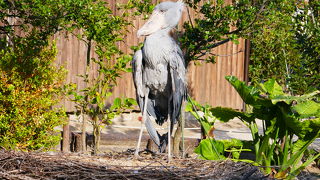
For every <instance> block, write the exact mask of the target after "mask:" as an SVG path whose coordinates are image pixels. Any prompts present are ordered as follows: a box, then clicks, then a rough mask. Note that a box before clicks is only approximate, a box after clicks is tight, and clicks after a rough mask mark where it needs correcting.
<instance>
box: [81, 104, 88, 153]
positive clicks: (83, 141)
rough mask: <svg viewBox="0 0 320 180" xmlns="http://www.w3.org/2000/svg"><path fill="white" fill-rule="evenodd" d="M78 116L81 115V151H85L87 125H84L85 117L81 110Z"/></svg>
mask: <svg viewBox="0 0 320 180" xmlns="http://www.w3.org/2000/svg"><path fill="white" fill-rule="evenodd" d="M80 116H82V129H81V143H82V144H81V145H82V147H81V151H82V152H85V151H86V149H87V148H86V147H87V144H86V136H87V134H86V131H87V127H86V126H87V125H86V117H85V114H84V113H83V111H82V110H81V114H80Z"/></svg>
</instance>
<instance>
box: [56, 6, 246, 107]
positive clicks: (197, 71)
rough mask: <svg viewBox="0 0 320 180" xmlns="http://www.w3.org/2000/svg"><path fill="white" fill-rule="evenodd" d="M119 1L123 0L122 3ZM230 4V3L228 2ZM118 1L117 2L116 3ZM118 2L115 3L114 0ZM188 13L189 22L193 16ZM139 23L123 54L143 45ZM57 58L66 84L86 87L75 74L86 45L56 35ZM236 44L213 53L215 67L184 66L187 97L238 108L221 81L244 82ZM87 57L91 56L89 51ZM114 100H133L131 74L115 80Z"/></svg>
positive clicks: (241, 56)
mask: <svg viewBox="0 0 320 180" xmlns="http://www.w3.org/2000/svg"><path fill="white" fill-rule="evenodd" d="M122 1H123V0H122ZM230 1H231V0H230ZM108 2H109V5H110V6H112V7H113V9H115V3H116V1H115V0H109V1H108ZM120 2H121V1H120ZM117 3H119V1H117ZM189 12H190V17H191V19H192V18H193V17H194V16H195V13H194V12H192V11H191V10H190V11H189ZM188 20H189V18H188V15H187V11H185V12H184V14H183V17H182V21H181V23H180V26H179V27H181V24H182V23H183V22H185V21H188ZM143 23H144V21H143V20H135V21H134V22H133V25H134V27H130V28H129V32H128V34H127V36H126V38H125V42H124V43H122V44H120V45H119V46H120V48H121V49H122V50H123V51H124V52H125V53H132V52H131V50H130V49H129V47H130V46H132V45H137V44H138V43H139V42H143V39H142V38H140V39H138V38H137V36H136V32H137V29H139V27H141V26H142V25H143ZM55 40H56V44H57V48H58V57H57V63H58V64H59V65H64V66H65V68H66V69H67V70H68V71H69V73H68V75H67V82H73V83H77V84H78V85H79V89H82V88H84V87H85V86H86V84H85V83H84V82H83V80H82V78H80V77H78V76H77V75H81V74H85V68H86V53H87V47H86V45H85V44H84V43H83V42H81V41H79V40H77V38H76V37H74V36H72V35H70V34H66V33H60V34H57V35H56V36H55ZM239 42H240V43H239V44H238V45H235V44H233V43H232V42H228V43H226V44H223V45H221V46H219V47H217V48H215V49H214V50H213V53H214V54H217V55H218V56H217V59H216V63H215V64H206V63H203V64H202V65H198V66H195V65H193V64H192V63H191V65H190V66H189V67H188V75H187V77H188V87H189V89H188V91H189V94H190V95H191V96H192V97H193V98H194V99H195V100H197V101H199V102H200V103H207V104H210V105H212V106H226V107H231V108H235V109H242V108H243V102H242V100H241V98H240V97H239V96H238V95H237V93H236V91H235V90H234V89H233V88H232V87H231V85H229V84H228V82H227V81H226V80H225V78H224V77H225V76H226V75H234V76H237V77H238V78H239V79H240V80H244V79H245V74H246V73H245V71H246V68H245V67H246V61H245V59H246V57H245V54H246V53H245V52H246V48H245V47H246V45H245V40H243V39H240V40H239ZM91 52H92V54H91V56H95V55H94V52H93V51H91ZM96 71H97V69H96V67H91V69H90V72H91V74H95V72H96ZM115 97H132V98H135V88H134V84H133V80H132V75H131V73H126V74H123V76H122V78H120V79H119V81H118V86H117V87H115V88H114V89H113V95H112V97H111V98H110V102H111V101H112V100H113V99H114V98H115ZM62 103H63V105H64V106H65V107H66V109H67V111H69V112H70V111H74V104H73V103H72V102H70V101H68V100H64V101H63V102H62Z"/></svg>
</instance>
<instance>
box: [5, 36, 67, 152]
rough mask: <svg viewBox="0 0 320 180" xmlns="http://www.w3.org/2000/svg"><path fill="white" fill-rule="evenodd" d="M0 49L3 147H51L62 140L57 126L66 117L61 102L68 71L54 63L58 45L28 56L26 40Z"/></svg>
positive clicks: (31, 148)
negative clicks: (60, 106) (58, 106)
mask: <svg viewBox="0 0 320 180" xmlns="http://www.w3.org/2000/svg"><path fill="white" fill-rule="evenodd" d="M20 43H21V44H20V45H19V46H16V47H15V48H14V50H12V49H11V50H9V49H6V50H2V51H0V146H1V147H3V148H5V149H14V150H37V149H43V150H47V149H49V148H51V147H52V146H54V145H55V144H56V143H58V141H59V140H60V138H59V136H56V135H55V130H54V128H55V127H56V126H58V125H61V124H62V123H63V121H64V118H65V113H64V112H63V111H62V109H59V108H54V107H53V106H54V105H56V104H57V103H58V102H59V97H60V95H61V92H62V90H61V88H60V86H61V85H62V83H63V79H64V75H65V73H64V72H65V71H64V70H62V69H59V68H57V67H55V66H54V65H52V62H53V61H54V59H55V56H56V49H55V47H54V46H52V47H50V48H46V49H42V50H40V51H39V52H38V53H34V54H32V55H31V54H30V55H26V53H25V52H24V50H25V49H24V48H23V45H25V44H24V42H20Z"/></svg>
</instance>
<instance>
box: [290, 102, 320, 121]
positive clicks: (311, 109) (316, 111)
mask: <svg viewBox="0 0 320 180" xmlns="http://www.w3.org/2000/svg"><path fill="white" fill-rule="evenodd" d="M291 109H292V110H293V111H294V112H297V113H298V114H299V115H300V118H308V117H312V116H315V117H320V103H317V102H315V101H312V100H309V101H305V102H302V103H299V104H297V105H295V106H293V107H292V108H291Z"/></svg>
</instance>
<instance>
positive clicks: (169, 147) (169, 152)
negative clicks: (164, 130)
mask: <svg viewBox="0 0 320 180" xmlns="http://www.w3.org/2000/svg"><path fill="white" fill-rule="evenodd" d="M170 161H171V118H170V115H169V117H168V162H170Z"/></svg>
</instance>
